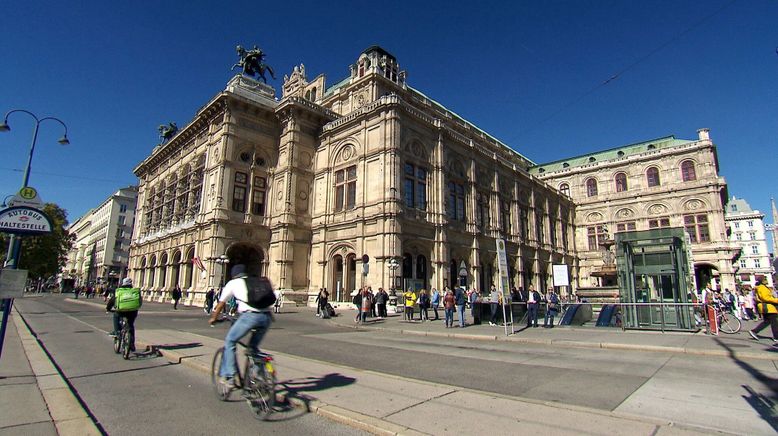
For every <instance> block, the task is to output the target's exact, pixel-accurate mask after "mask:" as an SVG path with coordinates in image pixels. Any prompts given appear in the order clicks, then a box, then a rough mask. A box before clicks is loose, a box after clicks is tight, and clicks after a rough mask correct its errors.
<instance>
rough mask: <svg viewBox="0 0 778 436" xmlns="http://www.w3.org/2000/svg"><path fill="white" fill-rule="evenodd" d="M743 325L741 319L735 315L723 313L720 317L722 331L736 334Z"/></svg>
mask: <svg viewBox="0 0 778 436" xmlns="http://www.w3.org/2000/svg"><path fill="white" fill-rule="evenodd" d="M741 326H742V325H741V323H740V320H739V319H737V318H735V317H734V316H729V315H722V316H720V317H719V330H721V332H722V333H726V334H728V335H734V334H735V333H737V332H739V331H740V328H741Z"/></svg>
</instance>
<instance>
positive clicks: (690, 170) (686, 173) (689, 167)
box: [681, 160, 697, 182]
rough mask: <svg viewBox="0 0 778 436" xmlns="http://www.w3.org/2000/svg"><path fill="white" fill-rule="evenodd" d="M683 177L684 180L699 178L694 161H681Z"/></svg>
mask: <svg viewBox="0 0 778 436" xmlns="http://www.w3.org/2000/svg"><path fill="white" fill-rule="evenodd" d="M681 179H683V181H684V182H691V181H693V180H697V171H696V170H695V168H694V162H692V161H690V160H685V161H683V162H681Z"/></svg>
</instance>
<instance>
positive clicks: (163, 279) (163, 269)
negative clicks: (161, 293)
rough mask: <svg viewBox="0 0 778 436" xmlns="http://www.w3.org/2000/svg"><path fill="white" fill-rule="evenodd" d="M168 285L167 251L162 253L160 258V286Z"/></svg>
mask: <svg viewBox="0 0 778 436" xmlns="http://www.w3.org/2000/svg"><path fill="white" fill-rule="evenodd" d="M166 285H167V253H162V256H161V257H160V259H159V287H160V288H163V289H164V288H165V286H166Z"/></svg>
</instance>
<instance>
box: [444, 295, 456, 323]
mask: <svg viewBox="0 0 778 436" xmlns="http://www.w3.org/2000/svg"><path fill="white" fill-rule="evenodd" d="M455 306H456V299H455V298H454V293H453V292H451V290H447V291H446V295H444V296H443V314H444V315H445V317H446V328H451V327H454V307H455Z"/></svg>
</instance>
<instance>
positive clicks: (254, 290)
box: [244, 276, 276, 309]
mask: <svg viewBox="0 0 778 436" xmlns="http://www.w3.org/2000/svg"><path fill="white" fill-rule="evenodd" d="M244 280H245V281H246V289H247V290H248V301H246V302H245V303H246V304H248V305H249V306H251V307H253V308H255V309H265V308H267V307H270V306H272V305H273V304H275V302H276V294H275V292H273V285H272V284H271V283H270V280H268V278H267V277H257V276H248V277H245V278H244Z"/></svg>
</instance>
